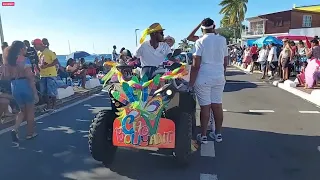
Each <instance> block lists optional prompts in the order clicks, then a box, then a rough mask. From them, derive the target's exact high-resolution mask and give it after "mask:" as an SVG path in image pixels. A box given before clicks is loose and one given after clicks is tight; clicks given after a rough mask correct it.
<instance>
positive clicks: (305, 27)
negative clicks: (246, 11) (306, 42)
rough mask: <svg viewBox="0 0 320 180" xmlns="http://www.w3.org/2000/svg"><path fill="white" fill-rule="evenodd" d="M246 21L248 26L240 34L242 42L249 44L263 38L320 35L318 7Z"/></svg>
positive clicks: (308, 7) (277, 13)
mask: <svg viewBox="0 0 320 180" xmlns="http://www.w3.org/2000/svg"><path fill="white" fill-rule="evenodd" d="M246 20H247V21H248V22H249V26H248V29H246V30H243V32H242V41H247V42H250V41H254V40H255V39H258V38H260V37H263V36H282V35H288V34H290V35H302V36H315V35H320V5H318V6H303V7H294V8H293V9H292V10H287V11H281V12H276V13H270V14H264V15H260V16H256V17H251V18H247V19H246ZM248 44H250V43H248Z"/></svg>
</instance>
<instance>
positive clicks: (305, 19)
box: [302, 15, 312, 27]
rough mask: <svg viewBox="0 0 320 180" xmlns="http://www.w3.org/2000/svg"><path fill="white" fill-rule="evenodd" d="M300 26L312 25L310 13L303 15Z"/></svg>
mask: <svg viewBox="0 0 320 180" xmlns="http://www.w3.org/2000/svg"><path fill="white" fill-rule="evenodd" d="M302 27H312V16H311V15H303V18H302Z"/></svg>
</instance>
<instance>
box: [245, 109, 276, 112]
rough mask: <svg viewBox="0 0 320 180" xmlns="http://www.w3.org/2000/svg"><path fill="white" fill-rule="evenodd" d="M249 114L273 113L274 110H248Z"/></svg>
mask: <svg viewBox="0 0 320 180" xmlns="http://www.w3.org/2000/svg"><path fill="white" fill-rule="evenodd" d="M249 112H253V113H273V112H274V110H263V109H261V110H258V109H255V110H249Z"/></svg>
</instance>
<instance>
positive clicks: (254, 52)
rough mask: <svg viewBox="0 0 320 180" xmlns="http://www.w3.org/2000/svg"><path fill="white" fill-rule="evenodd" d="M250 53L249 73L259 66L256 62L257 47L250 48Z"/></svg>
mask: <svg viewBox="0 0 320 180" xmlns="http://www.w3.org/2000/svg"><path fill="white" fill-rule="evenodd" d="M250 51H251V55H252V62H251V67H250V72H253V70H254V68H255V67H256V66H257V65H260V63H257V60H258V47H257V45H256V44H253V45H252V47H251V48H250Z"/></svg>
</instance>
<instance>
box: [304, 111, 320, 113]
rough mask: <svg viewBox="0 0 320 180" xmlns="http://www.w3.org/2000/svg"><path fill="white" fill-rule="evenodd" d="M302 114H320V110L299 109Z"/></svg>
mask: <svg viewBox="0 0 320 180" xmlns="http://www.w3.org/2000/svg"><path fill="white" fill-rule="evenodd" d="M299 113H302V114H320V112H319V111H299Z"/></svg>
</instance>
